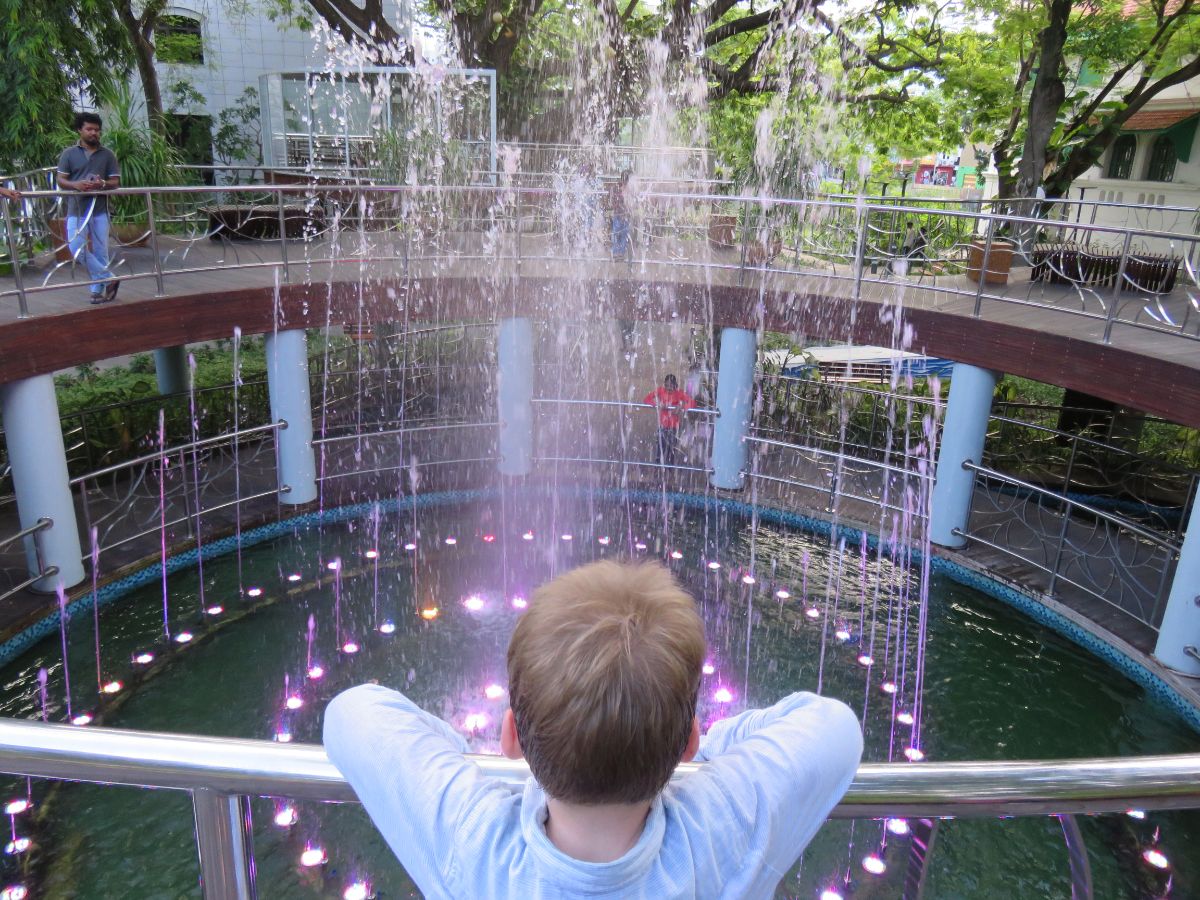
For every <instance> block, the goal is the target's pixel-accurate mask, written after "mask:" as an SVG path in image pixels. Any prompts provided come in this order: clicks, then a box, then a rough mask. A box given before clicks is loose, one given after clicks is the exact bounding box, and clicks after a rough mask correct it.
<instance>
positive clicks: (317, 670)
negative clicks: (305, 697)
mask: <svg viewBox="0 0 1200 900" xmlns="http://www.w3.org/2000/svg"><path fill="white" fill-rule="evenodd" d="M307 674H308V677H309V678H311V679H312V680H313V681H320V680H321V679H322V678H324V677H325V670H324V669H322V668H321V667H320V666H316V665H314V666H309V667H308V673H307Z"/></svg>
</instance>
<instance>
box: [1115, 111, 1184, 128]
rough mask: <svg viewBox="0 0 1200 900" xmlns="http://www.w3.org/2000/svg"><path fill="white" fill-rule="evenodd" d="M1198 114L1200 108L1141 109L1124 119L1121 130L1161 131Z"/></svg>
mask: <svg viewBox="0 0 1200 900" xmlns="http://www.w3.org/2000/svg"><path fill="white" fill-rule="evenodd" d="M1196 115H1200V109H1197V108H1195V107H1193V108H1191V109H1143V110H1141V111H1139V112H1135V113H1134V114H1133V115H1132V116H1130V117H1129V118H1128V119H1126V120H1125V124H1123V125H1122V126H1121V130H1122V131H1162V130H1164V129H1166V128H1170V127H1171V126H1172V125H1178V124H1179V123H1180V122H1182V121H1184V120H1185V119H1190V118H1192V117H1193V116H1196Z"/></svg>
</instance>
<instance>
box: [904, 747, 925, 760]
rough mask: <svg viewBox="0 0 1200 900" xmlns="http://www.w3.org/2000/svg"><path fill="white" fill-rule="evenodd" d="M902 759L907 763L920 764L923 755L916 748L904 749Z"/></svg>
mask: <svg viewBox="0 0 1200 900" xmlns="http://www.w3.org/2000/svg"><path fill="white" fill-rule="evenodd" d="M904 758H905V759H907V760H908V761H909V762H920V761H921V760H923V759H924V758H925V754H924V753H923V752H922V751H921V750H920V749H918V748H917V747H905V748H904Z"/></svg>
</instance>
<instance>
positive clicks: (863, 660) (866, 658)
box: [858, 653, 875, 668]
mask: <svg viewBox="0 0 1200 900" xmlns="http://www.w3.org/2000/svg"><path fill="white" fill-rule="evenodd" d="M858 664H859V665H860V666H862V667H863V668H867V667H868V666H872V665H874V664H875V660H874V658H873V657H871V656H870V655H868V654H866V653H864V654H862V655H861V656H860V657H859V658H858Z"/></svg>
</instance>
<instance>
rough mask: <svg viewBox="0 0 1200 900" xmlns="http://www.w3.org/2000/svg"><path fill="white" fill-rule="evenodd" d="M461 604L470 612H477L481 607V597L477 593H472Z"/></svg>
mask: <svg viewBox="0 0 1200 900" xmlns="http://www.w3.org/2000/svg"><path fill="white" fill-rule="evenodd" d="M463 606H465V607H466V608H467V609H469V610H470V611H471V612H479V611H480V610H481V609H483V598H482V597H480V596H479V595H478V594H472V595H471V596H470V597H468V598H467V599H466V600H464V601H463Z"/></svg>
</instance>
